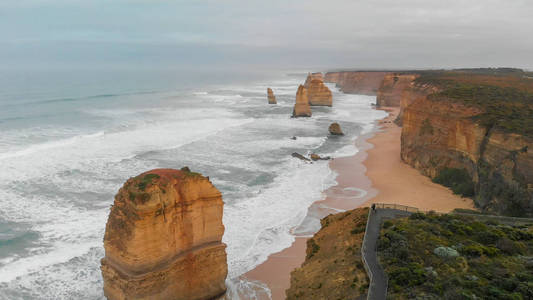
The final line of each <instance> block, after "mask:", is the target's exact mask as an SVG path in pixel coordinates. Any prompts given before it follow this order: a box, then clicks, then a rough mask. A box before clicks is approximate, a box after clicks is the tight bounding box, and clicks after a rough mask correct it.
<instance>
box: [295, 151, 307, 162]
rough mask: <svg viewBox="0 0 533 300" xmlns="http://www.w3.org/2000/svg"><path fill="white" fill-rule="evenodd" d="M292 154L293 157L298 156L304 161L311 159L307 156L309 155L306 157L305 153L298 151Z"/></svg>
mask: <svg viewBox="0 0 533 300" xmlns="http://www.w3.org/2000/svg"><path fill="white" fill-rule="evenodd" d="M291 155H292V157H296V158H298V159H301V160H303V161H311V160H310V159H309V158H307V157H305V156H303V155H301V154H300V153H297V152H294V153H292V154H291Z"/></svg>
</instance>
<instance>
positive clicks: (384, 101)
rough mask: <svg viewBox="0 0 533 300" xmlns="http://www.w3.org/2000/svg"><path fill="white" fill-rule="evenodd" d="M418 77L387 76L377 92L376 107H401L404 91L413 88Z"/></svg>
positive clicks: (390, 74)
mask: <svg viewBox="0 0 533 300" xmlns="http://www.w3.org/2000/svg"><path fill="white" fill-rule="evenodd" d="M416 77H417V75H416V74H401V73H400V74H399V73H389V74H386V75H385V77H384V78H383V81H382V82H381V85H380V86H379V89H378V92H377V98H376V105H377V106H393V107H399V106H400V102H401V99H402V94H403V92H404V90H406V89H407V88H409V87H411V85H412V83H413V81H414V80H415V79H416Z"/></svg>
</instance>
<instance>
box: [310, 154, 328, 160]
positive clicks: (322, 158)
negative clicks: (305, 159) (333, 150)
mask: <svg viewBox="0 0 533 300" xmlns="http://www.w3.org/2000/svg"><path fill="white" fill-rule="evenodd" d="M309 157H311V159H312V160H314V161H317V160H330V159H331V157H329V156H324V157H322V156H320V155H318V154H316V153H313V154H311V155H310V156H309Z"/></svg>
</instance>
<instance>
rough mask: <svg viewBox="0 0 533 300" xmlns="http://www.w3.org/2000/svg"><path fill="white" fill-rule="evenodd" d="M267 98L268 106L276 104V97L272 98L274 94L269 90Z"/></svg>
mask: <svg viewBox="0 0 533 300" xmlns="http://www.w3.org/2000/svg"><path fill="white" fill-rule="evenodd" d="M267 98H268V104H277V103H278V102H277V101H276V96H274V92H273V91H272V89H271V88H268V89H267Z"/></svg>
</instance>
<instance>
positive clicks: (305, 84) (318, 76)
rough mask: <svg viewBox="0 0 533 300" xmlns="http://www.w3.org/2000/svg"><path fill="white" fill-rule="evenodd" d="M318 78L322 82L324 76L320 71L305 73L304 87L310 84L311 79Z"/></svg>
mask: <svg viewBox="0 0 533 300" xmlns="http://www.w3.org/2000/svg"><path fill="white" fill-rule="evenodd" d="M313 79H318V80H320V81H322V82H324V77H323V76H322V73H320V72H318V73H307V78H306V79H305V83H304V87H305V88H306V89H308V88H309V85H310V84H311V80H313Z"/></svg>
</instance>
